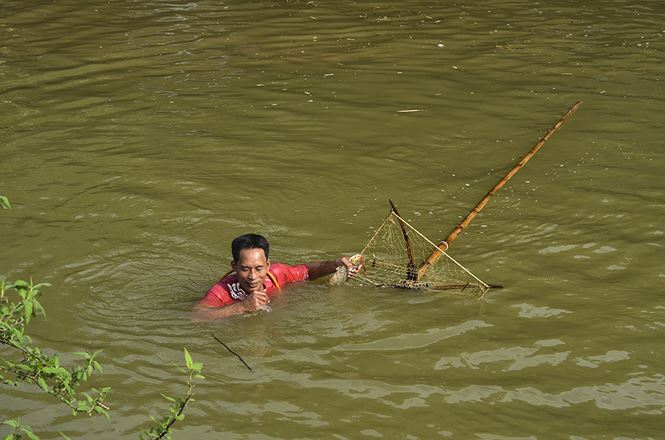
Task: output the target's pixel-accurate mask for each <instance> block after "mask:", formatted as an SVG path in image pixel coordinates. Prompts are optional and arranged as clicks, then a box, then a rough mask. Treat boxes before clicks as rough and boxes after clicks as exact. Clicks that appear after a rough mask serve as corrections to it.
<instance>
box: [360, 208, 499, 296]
mask: <svg viewBox="0 0 665 440" xmlns="http://www.w3.org/2000/svg"><path fill="white" fill-rule="evenodd" d="M434 252H437V253H441V254H442V255H441V256H440V258H439V259H438V260H437V261H436V263H434V264H433V265H431V266H430V267H429V268H428V269H427V271H425V273H424V274H423V273H421V276H420V278H418V276H417V272H418V267H419V265H420V264H422V262H423V261H425V260H426V259H427V257H429V256H430V255H431V254H432V253H434ZM360 255H361V256H362V258H363V261H364V267H363V269H362V270H361V271H360V272H359V273H358V274H357V275H355V276H354V277H351V278H348V279H347V283H349V284H352V285H356V286H376V287H393V288H402V289H432V290H446V291H450V292H451V293H460V294H464V295H469V296H474V297H476V298H482V297H483V296H484V295H485V293H487V291H488V290H489V286H488V285H487V284H486V283H484V282H483V281H482V280H480V279H479V278H478V277H477V276H475V275H474V274H473V273H471V271H469V270H468V269H467V268H465V267H464V266H462V265H461V264H460V263H459V262H458V261H457V260H455V259H454V258H453V257H451V256H450V255H449V254H448V253H447V252H445V251H442V250H440V249H439V248H438V247H437V245H435V244H434V243H432V241H430V240H429V239H428V238H427V237H425V236H424V235H423V234H421V233H420V231H418V230H417V229H416V228H414V227H413V226H411V225H410V224H409V223H408V222H407V221H405V220H404V219H402V218H401V217H400V216H399V215H397V213H395V211H390V214H388V216H387V217H386V219H385V220H384V221H383V223H382V224H381V226H380V227H379V229H378V230H377V231H376V233H375V234H374V236H373V237H372V238H371V239H370V240H369V242H368V243H367V245H366V246H365V248H364V249H363V250H362V252H361V253H360Z"/></svg>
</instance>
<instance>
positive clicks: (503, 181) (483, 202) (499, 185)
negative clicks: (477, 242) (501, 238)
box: [417, 101, 582, 280]
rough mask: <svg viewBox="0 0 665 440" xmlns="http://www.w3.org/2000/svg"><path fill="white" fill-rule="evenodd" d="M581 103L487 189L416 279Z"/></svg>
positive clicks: (422, 264)
mask: <svg viewBox="0 0 665 440" xmlns="http://www.w3.org/2000/svg"><path fill="white" fill-rule="evenodd" d="M580 104H582V101H577V102H576V103H575V104H574V105H573V106H572V107H571V108H570V109H569V110H568V111H567V112H566V114H564V115H563V116H562V117H561V119H559V121H558V122H557V123H556V124H554V125H553V126H552V128H550V129H549V130H547V133H545V136H543V137H542V138H541V139H540V141H538V143H537V144H536V145H535V146H534V147H533V148H532V149H531V151H529V152H528V153H527V154H525V155H524V157H522V159H520V161H519V162H517V164H516V165H515V166H514V167H513V168H512V169H511V170H510V171H508V173H507V174H506V175H505V176H504V177H503V179H501V180H500V181H499V183H497V184H496V185H495V186H494V188H492V189H491V190H489V192H488V193H487V194H486V195H485V197H483V198H482V200H480V202H479V203H478V204H477V205H476V206H475V207H474V208H473V209H472V210H471V212H469V214H468V215H467V216H466V218H465V219H464V220H462V221H461V222H460V223H459V224H458V225H457V226H455V228H454V229H453V230H452V231H451V232H450V234H448V237H447V238H446V239H445V240H443V241H442V242H441V243H439V245H438V246H437V249H436V250H435V251H434V252H432V253H431V254H430V256H429V257H427V258H426V259H425V261H423V262H422V263H421V264H420V266H419V267H418V274H417V280H420V279H421V278H422V277H423V276H424V275H425V273H427V270H428V269H429V268H430V266H432V265H433V264H434V263H436V262H437V260H438V259H439V258H440V257H441V255H443V252H445V251H446V249H448V247H449V246H450V243H452V242H453V241H454V240H455V239H456V238H457V236H458V235H459V234H460V233H461V232H462V231H463V230H464V228H466V227H467V226H468V225H469V223H471V220H473V219H474V218H475V217H476V215H478V213H479V212H480V210H481V209H483V208H484V207H485V205H486V204H487V202H489V200H490V197H492V196H493V195H494V194H496V192H497V191H499V190H500V189H501V188H502V187H503V186H504V185H505V184H506V183H507V182H508V181H509V180H510V179H511V178H512V177H513V176H514V175H515V173H517V172H518V171H519V170H520V168H522V167H523V166H524V164H526V163H527V162H528V161H529V159H531V157H532V156H533V155H534V154H536V152H537V151H538V150H540V147H542V146H543V144H545V142H547V140H548V139H549V138H550V137H552V135H553V134H554V133H556V132H557V131H558V130H559V128H561V126H562V125H563V124H564V123H565V122H566V121H567V120H568V118H570V117H571V116H572V114H573V113H575V111H576V110H577V108H578V107H579V106H580Z"/></svg>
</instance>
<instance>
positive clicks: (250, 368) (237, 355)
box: [212, 333, 254, 373]
mask: <svg viewBox="0 0 665 440" xmlns="http://www.w3.org/2000/svg"><path fill="white" fill-rule="evenodd" d="M212 337H213V338H215V340H216V341H217V342H219V343H220V344H222V345H223V346H224V348H226V349H227V350H228V351H229V353H231V354H232V355H234V356H235V357H237V358H238V359H240V362H242V363H243V365H244V366H245V367H247V369H248V370H249V371H251V372H252V373H253V372H254V370H252V367H250V366H249V365H247V362H245V360H244V359H243V358H242V357H240V355H239V354H238V353H236V352H235V351H233V350H231V349H230V348H229V346H228V345H226V344H225V343H223V342H222V340H221V339H219V338H218V337H217V336H215V334H214V333H213V335H212Z"/></svg>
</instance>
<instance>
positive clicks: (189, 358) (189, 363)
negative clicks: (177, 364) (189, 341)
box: [185, 348, 194, 370]
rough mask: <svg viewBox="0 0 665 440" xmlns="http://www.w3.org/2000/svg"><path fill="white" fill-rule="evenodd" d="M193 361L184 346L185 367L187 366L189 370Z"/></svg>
mask: <svg viewBox="0 0 665 440" xmlns="http://www.w3.org/2000/svg"><path fill="white" fill-rule="evenodd" d="M193 362H194V361H192V357H191V356H190V355H189V352H188V351H187V348H185V365H187V368H189V369H190V370H191V369H192V364H193Z"/></svg>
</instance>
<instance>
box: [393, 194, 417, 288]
mask: <svg viewBox="0 0 665 440" xmlns="http://www.w3.org/2000/svg"><path fill="white" fill-rule="evenodd" d="M388 201H389V202H390V210H391V211H392V212H394V213H395V214H397V219H398V220H399V227H400V228H402V236H403V237H404V242H405V243H406V254H407V256H408V257H409V265H408V267H407V273H406V279H407V280H409V281H415V280H416V278H417V275H418V274H417V272H416V262H415V260H414V259H413V244H412V243H411V238H409V232H408V231H407V230H406V227H405V226H404V222H403V221H402V216H401V215H399V211H397V206H395V203H393V201H392V200H391V199H388Z"/></svg>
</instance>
